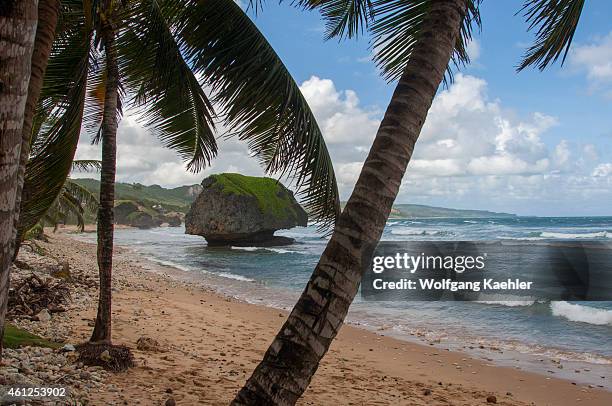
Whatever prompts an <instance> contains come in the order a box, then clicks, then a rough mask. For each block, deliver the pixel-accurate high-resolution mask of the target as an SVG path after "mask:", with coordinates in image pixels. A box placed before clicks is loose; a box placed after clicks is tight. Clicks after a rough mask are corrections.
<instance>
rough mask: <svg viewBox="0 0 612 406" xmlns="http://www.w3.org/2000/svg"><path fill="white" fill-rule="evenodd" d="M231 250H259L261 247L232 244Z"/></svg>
mask: <svg viewBox="0 0 612 406" xmlns="http://www.w3.org/2000/svg"><path fill="white" fill-rule="evenodd" d="M230 248H231V249H233V250H239V251H249V252H250V251H259V250H260V249H261V247H234V246H233V245H232V246H231V247H230Z"/></svg>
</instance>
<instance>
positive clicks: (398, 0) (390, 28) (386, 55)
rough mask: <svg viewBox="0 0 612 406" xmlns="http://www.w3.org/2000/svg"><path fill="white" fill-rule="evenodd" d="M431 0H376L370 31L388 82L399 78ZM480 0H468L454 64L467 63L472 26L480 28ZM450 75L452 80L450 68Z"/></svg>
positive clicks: (377, 61)
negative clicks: (467, 47) (467, 46)
mask: <svg viewBox="0 0 612 406" xmlns="http://www.w3.org/2000/svg"><path fill="white" fill-rule="evenodd" d="M431 1H432V0H411V1H408V0H375V1H374V2H373V3H372V10H373V14H374V22H373V23H372V24H371V27H370V30H371V32H372V36H373V42H372V48H373V50H374V54H375V55H374V61H375V62H376V64H377V66H378V67H379V68H380V69H381V71H382V75H383V76H384V77H385V78H386V79H387V80H389V81H391V80H396V79H399V77H400V75H401V73H402V72H403V71H404V67H405V66H406V63H407V61H408V60H409V59H410V56H411V55H412V51H413V50H414V47H415V45H416V44H417V42H418V40H419V36H420V34H421V32H422V30H423V23H424V22H425V16H426V15H427V12H428V9H429V7H430V5H431ZM479 5H480V0H470V1H468V8H467V14H466V16H465V18H464V20H463V24H462V28H461V35H460V36H459V38H457V43H456V44H455V52H454V54H453V57H452V61H453V64H454V65H455V66H458V65H462V64H465V63H468V62H469V60H470V58H469V55H468V53H467V49H466V45H467V43H469V41H471V39H472V30H473V27H474V26H476V27H478V28H479V27H480V12H479V10H478V7H479ZM447 77H449V78H451V79H452V71H451V69H450V67H449V69H448V70H447Z"/></svg>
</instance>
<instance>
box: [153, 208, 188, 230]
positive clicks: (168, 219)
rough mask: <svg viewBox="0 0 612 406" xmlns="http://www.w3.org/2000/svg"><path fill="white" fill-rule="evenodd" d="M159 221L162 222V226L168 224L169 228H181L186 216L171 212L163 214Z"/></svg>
mask: <svg viewBox="0 0 612 406" xmlns="http://www.w3.org/2000/svg"><path fill="white" fill-rule="evenodd" d="M159 219H160V220H161V221H162V226H163V225H164V224H167V225H168V227H180V226H181V224H183V220H184V219H185V215H184V214H183V213H179V212H177V211H171V212H169V213H166V214H161V215H160V216H159Z"/></svg>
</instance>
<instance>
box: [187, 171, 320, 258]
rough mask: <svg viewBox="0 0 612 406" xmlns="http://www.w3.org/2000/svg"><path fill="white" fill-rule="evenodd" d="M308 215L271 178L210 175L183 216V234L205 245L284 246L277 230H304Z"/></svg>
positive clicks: (283, 238) (228, 174)
mask: <svg viewBox="0 0 612 406" xmlns="http://www.w3.org/2000/svg"><path fill="white" fill-rule="evenodd" d="M307 223H308V215H307V214H306V212H305V211H304V209H303V208H302V207H301V206H300V205H299V204H298V202H297V201H296V200H295V198H294V197H293V193H292V192H291V191H290V190H289V189H287V188H286V187H284V186H283V185H282V184H281V183H280V182H278V181H277V180H275V179H271V178H262V177H253V176H244V175H240V174H237V173H224V174H219V175H212V176H209V177H208V178H206V179H204V180H203V181H202V192H201V193H200V194H199V195H198V197H197V199H196V200H195V201H194V202H193V204H192V205H191V209H190V210H189V212H188V213H187V215H186V216H185V232H186V233H187V234H194V235H201V236H202V237H204V238H206V241H208V245H237V246H239V245H242V246H245V245H284V244H290V243H292V242H293V240H292V239H291V238H287V237H278V236H274V232H275V231H276V230H280V229H289V228H293V227H295V226H306V225H307Z"/></svg>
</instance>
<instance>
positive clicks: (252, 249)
mask: <svg viewBox="0 0 612 406" xmlns="http://www.w3.org/2000/svg"><path fill="white" fill-rule="evenodd" d="M231 249H233V250H238V251H249V252H253V251H269V252H276V253H277V254H299V252H298V251H292V250H288V249H284V248H272V247H236V246H233V245H232V246H231Z"/></svg>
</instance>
